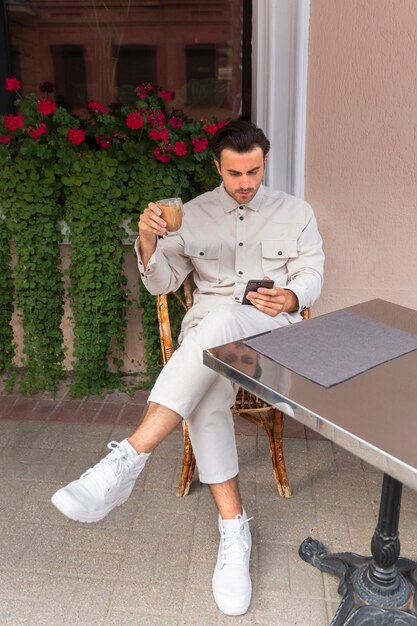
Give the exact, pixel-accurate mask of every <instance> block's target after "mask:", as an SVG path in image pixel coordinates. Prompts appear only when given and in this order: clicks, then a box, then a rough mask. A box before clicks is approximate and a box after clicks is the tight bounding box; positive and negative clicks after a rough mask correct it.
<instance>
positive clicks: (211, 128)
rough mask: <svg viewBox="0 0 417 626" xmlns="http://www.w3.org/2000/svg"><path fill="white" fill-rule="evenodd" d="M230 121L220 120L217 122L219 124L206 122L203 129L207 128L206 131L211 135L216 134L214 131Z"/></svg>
mask: <svg viewBox="0 0 417 626" xmlns="http://www.w3.org/2000/svg"><path fill="white" fill-rule="evenodd" d="M228 123H229V120H220V122H217V124H206V125H205V126H203V130H205V131H206V133H209V134H210V135H214V133H215V132H216V131H218V130H219V128H222V127H223V126H226V124H228Z"/></svg>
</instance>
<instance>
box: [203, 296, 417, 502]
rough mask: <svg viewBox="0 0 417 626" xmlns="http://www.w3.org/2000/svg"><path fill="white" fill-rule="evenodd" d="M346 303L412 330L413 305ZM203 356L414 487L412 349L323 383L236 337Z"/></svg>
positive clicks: (416, 408) (416, 375)
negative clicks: (344, 378) (329, 383)
mask: <svg viewBox="0 0 417 626" xmlns="http://www.w3.org/2000/svg"><path fill="white" fill-rule="evenodd" d="M346 310H348V311H353V312H356V313H360V314H362V315H365V316H367V317H369V318H372V319H375V320H377V321H380V322H383V323H384V324H389V325H391V326H393V327H394V328H398V329H399V330H403V331H406V332H409V333H414V334H416V335H417V311H414V310H412V309H407V308H405V307H402V306H399V305H396V304H393V303H390V302H386V301H384V300H371V301H369V302H364V303H362V304H358V305H355V306H352V307H349V308H347V309H346ZM302 323H303V324H308V321H305V322H302ZM341 358H343V354H341ZM204 363H205V364H206V365H208V366H209V367H211V368H212V369H215V370H216V371H218V372H220V373H221V374H223V375H225V376H227V377H228V378H230V379H231V380H233V381H234V382H236V383H238V384H239V385H241V386H242V387H244V388H245V389H247V390H248V391H250V392H252V393H254V394H255V395H257V396H258V397H260V398H262V399H263V400H265V401H267V402H269V403H270V404H273V405H276V406H277V407H278V408H281V410H282V411H283V412H284V413H286V414H287V415H291V416H292V417H294V418H295V419H297V420H298V421H300V422H302V423H303V424H304V425H306V426H308V427H309V428H312V429H313V430H315V431H317V432H319V433H321V434H322V435H324V436H325V437H327V438H328V439H330V440H332V441H335V442H336V443H337V444H339V445H341V446H342V447H344V448H346V449H347V450H349V451H350V452H352V453H353V454H355V455H356V456H359V457H360V458H362V459H364V460H365V461H367V462H368V463H370V464H372V465H374V466H376V467H378V468H379V469H381V470H382V471H384V472H386V473H387V474H390V475H391V476H393V477H394V478H397V479H398V480H400V481H401V482H403V483H404V484H406V485H408V486H409V487H411V488H412V489H416V490H417V384H416V379H417V350H416V351H414V352H411V353H409V354H406V355H404V356H401V357H398V358H396V359H393V360H391V361H388V362H386V363H383V364H381V365H378V366H377V367H374V368H372V369H370V370H368V371H366V372H364V373H362V374H359V375H358V376H355V377H354V378H351V379H350V380H347V381H345V382H343V383H340V384H339V385H335V386H334V387H330V388H325V387H322V386H321V385H318V384H316V383H313V382H311V381H309V380H307V379H306V378H304V377H302V376H300V375H298V374H295V373H294V372H291V371H290V370H288V369H287V368H285V367H283V366H281V365H279V364H277V363H275V362H274V361H272V360H271V359H269V358H268V357H265V356H263V355H261V354H259V353H257V352H256V351H255V350H253V349H252V348H249V347H248V346H245V345H244V344H243V342H242V341H238V342H233V343H232V344H226V345H224V346H219V347H217V348H212V349H210V350H206V351H205V353H204Z"/></svg>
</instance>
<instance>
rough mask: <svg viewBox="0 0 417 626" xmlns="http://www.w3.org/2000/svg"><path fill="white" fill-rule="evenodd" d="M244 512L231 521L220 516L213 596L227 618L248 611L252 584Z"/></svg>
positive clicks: (248, 533)
mask: <svg viewBox="0 0 417 626" xmlns="http://www.w3.org/2000/svg"><path fill="white" fill-rule="evenodd" d="M251 519H252V518H251V517H250V518H249V519H248V518H247V516H246V513H245V511H243V513H242V515H236V517H235V519H233V520H223V519H222V518H221V517H220V515H219V531H220V545H219V553H218V557H217V564H216V568H215V570H214V574H213V595H214V599H215V601H216V604H217V606H218V607H219V609H220V610H221V611H222V612H223V613H225V614H226V615H243V614H244V613H246V611H247V610H248V608H249V605H250V601H251V596H252V582H251V579H250V574H249V559H250V552H251V548H252V536H251V533H250V529H249V524H248V522H249V520H251Z"/></svg>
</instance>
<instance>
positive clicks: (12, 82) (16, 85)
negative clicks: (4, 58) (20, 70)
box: [6, 76, 21, 91]
mask: <svg viewBox="0 0 417 626" xmlns="http://www.w3.org/2000/svg"><path fill="white" fill-rule="evenodd" d="M20 87H21V83H20V80H17V78H15V77H14V76H10V78H6V91H14V90H15V89H20Z"/></svg>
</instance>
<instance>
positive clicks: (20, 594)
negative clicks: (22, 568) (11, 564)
mask: <svg viewBox="0 0 417 626" xmlns="http://www.w3.org/2000/svg"><path fill="white" fill-rule="evenodd" d="M46 579H47V575H46V574H43V575H42V574H39V573H36V574H35V573H32V572H29V573H27V572H19V571H8V572H6V571H0V598H2V599H5V598H7V599H8V600H27V601H29V602H30V601H31V600H34V599H36V598H37V597H38V596H39V595H40V593H41V591H42V588H43V586H44V584H45V581H46Z"/></svg>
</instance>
